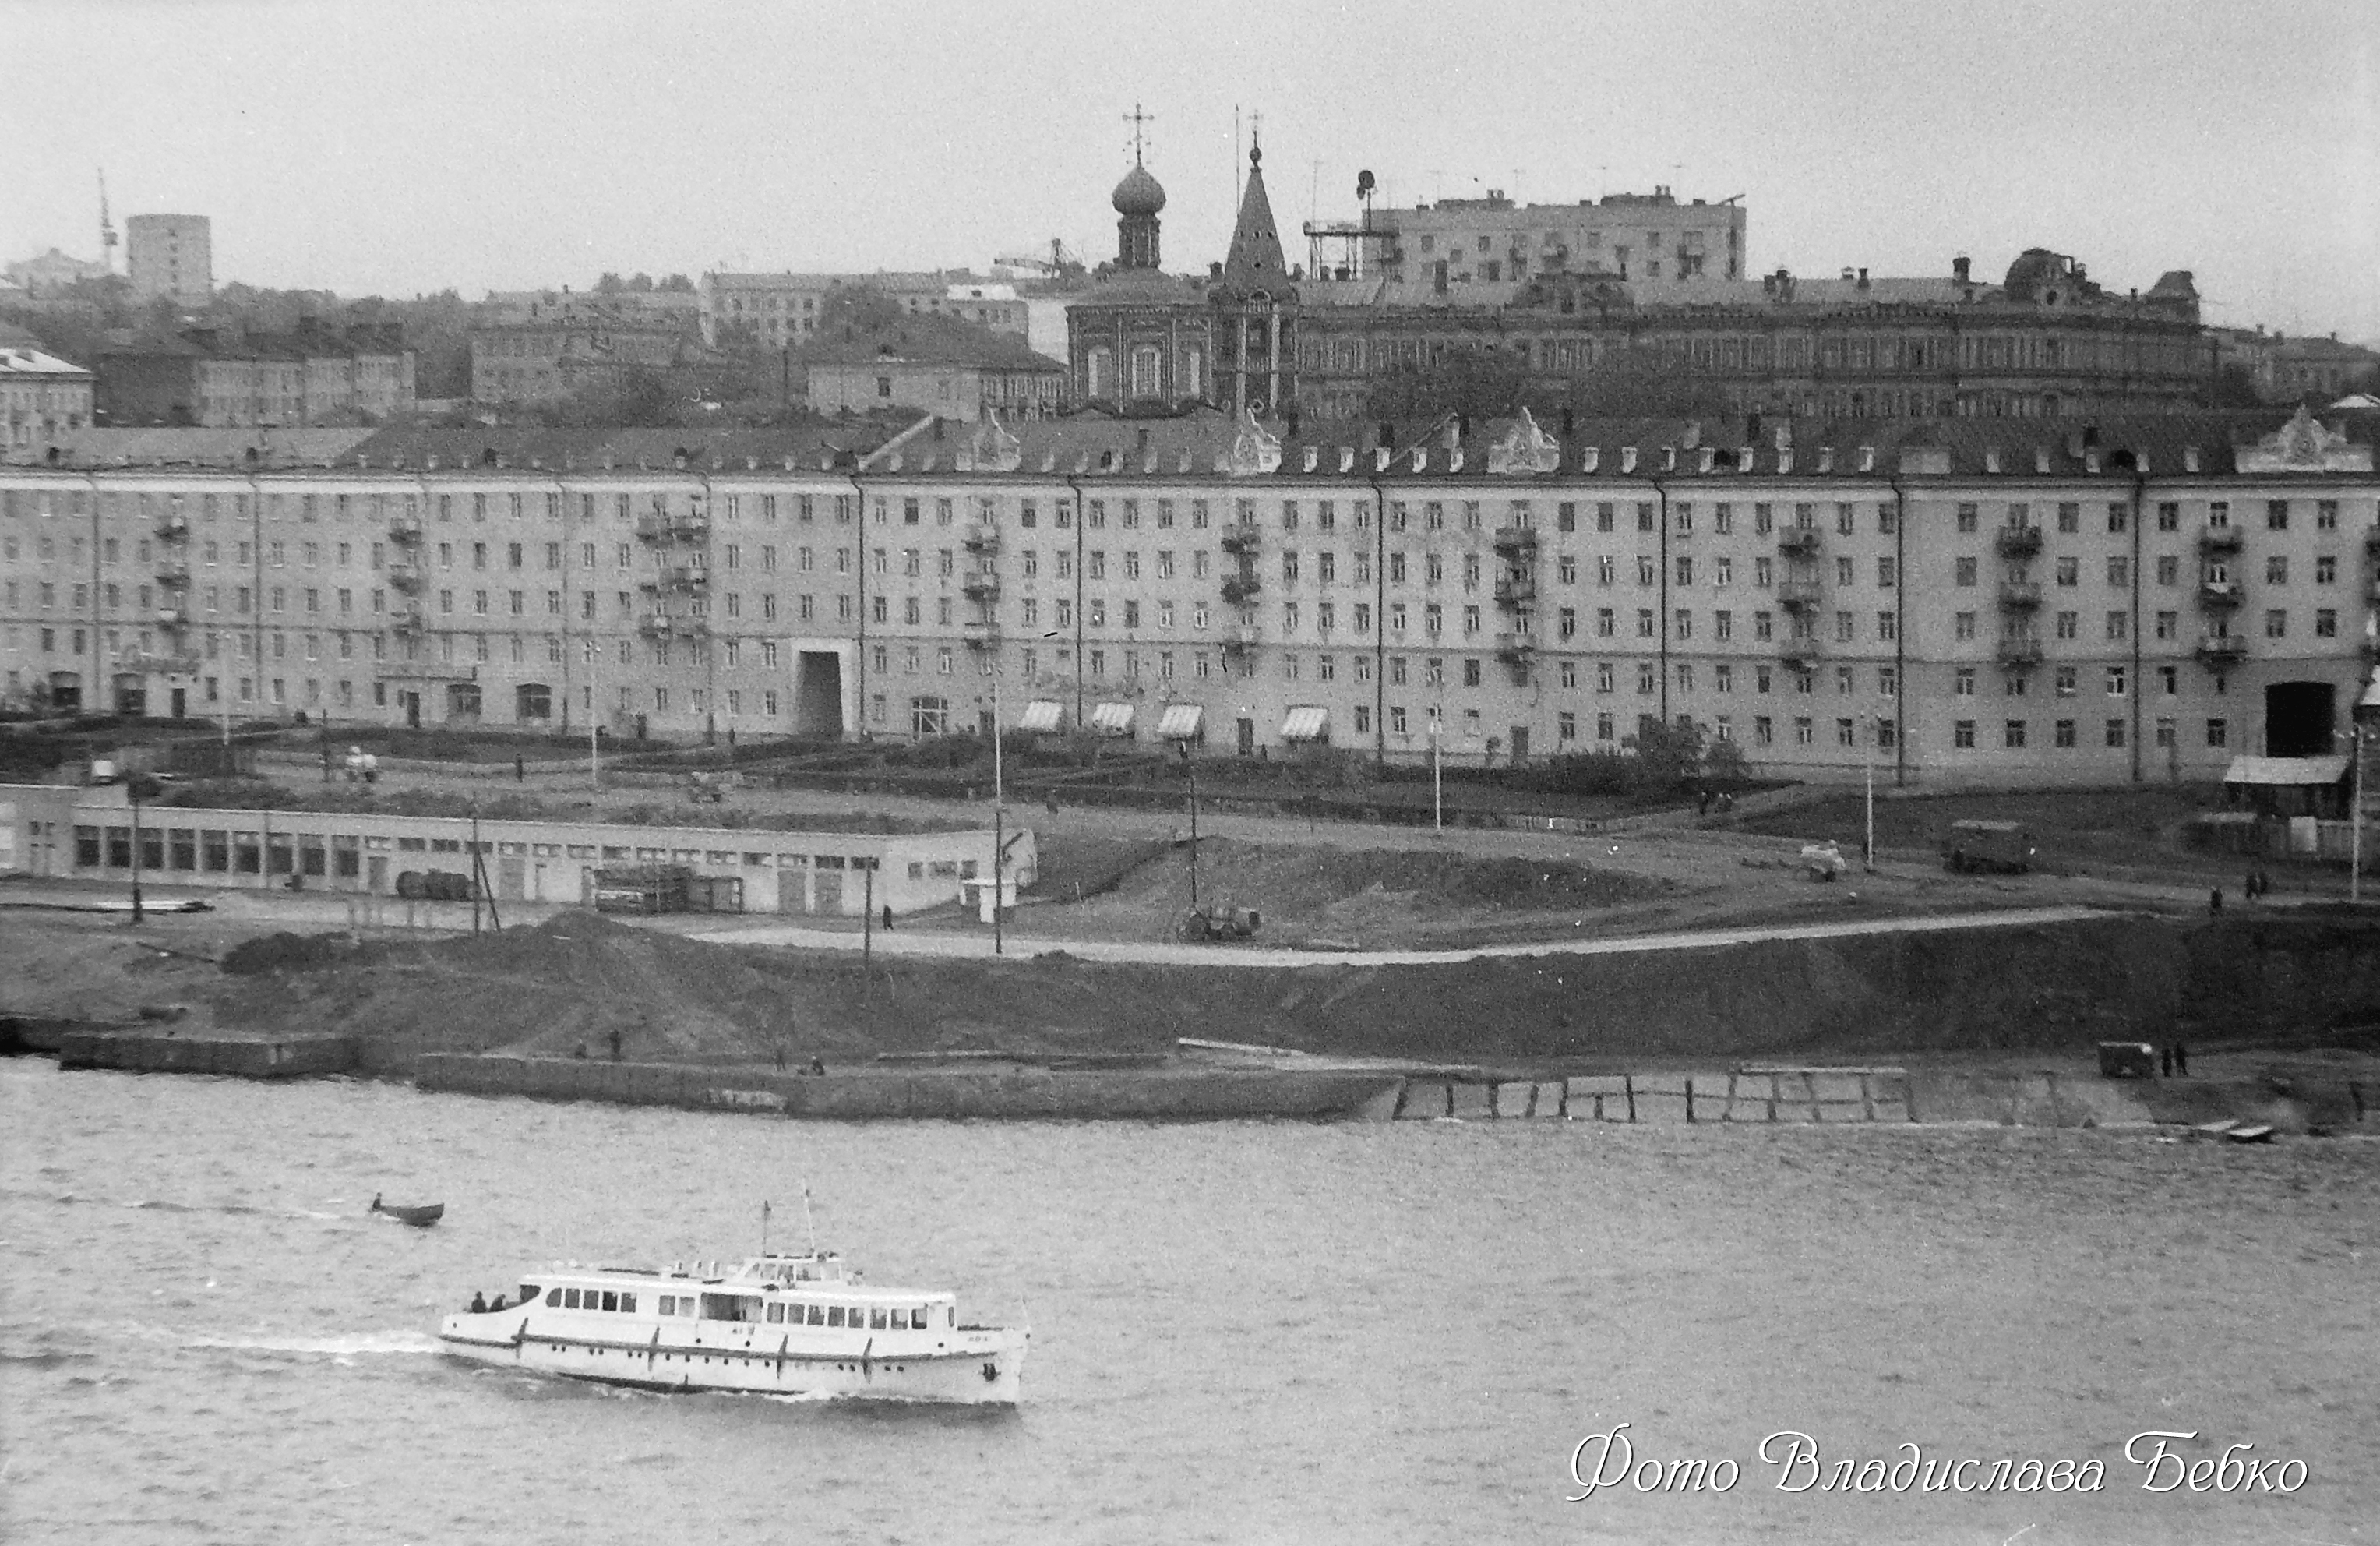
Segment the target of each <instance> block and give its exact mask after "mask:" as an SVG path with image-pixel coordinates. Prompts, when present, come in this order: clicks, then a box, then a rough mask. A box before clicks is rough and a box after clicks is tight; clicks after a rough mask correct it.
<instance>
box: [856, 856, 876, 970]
mask: <svg viewBox="0 0 2380 1546" xmlns="http://www.w3.org/2000/svg"><path fill="white" fill-rule="evenodd" d="M860 862H861V863H863V864H865V865H867V866H868V868H867V869H865V870H861V871H860V874H861V876H862V877H863V879H862V880H861V882H860V884H861V885H863V886H864V887H866V888H867V890H866V895H865V898H864V900H863V902H862V904H861V906H860V909H859V970H860V975H861V976H863V977H864V976H866V975H867V973H868V968H870V967H872V966H874V965H875V964H876V861H875V860H874V859H872V858H864V859H862V860H861V861H860Z"/></svg>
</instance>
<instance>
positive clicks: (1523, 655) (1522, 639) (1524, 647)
mask: <svg viewBox="0 0 2380 1546" xmlns="http://www.w3.org/2000/svg"><path fill="white" fill-rule="evenodd" d="M1536 652H1537V636H1536V630H1534V629H1529V628H1523V629H1519V630H1516V631H1514V632H1512V633H1500V634H1498V635H1497V636H1496V657H1497V659H1499V660H1500V661H1503V662H1504V663H1506V664H1508V665H1520V664H1524V663H1526V662H1527V661H1528V659H1529V657H1530V656H1532V655H1534V654H1536Z"/></svg>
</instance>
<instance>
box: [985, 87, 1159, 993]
mask: <svg viewBox="0 0 2380 1546" xmlns="http://www.w3.org/2000/svg"><path fill="white" fill-rule="evenodd" d="M1135 111H1137V109H1135ZM1007 816H1008V782H1007V779H1006V777H1005V776H1004V774H1003V772H1002V766H1001V757H1000V663H999V662H998V661H994V662H993V663H992V666H991V953H992V954H993V955H994V956H999V955H1002V954H1003V953H1004V952H1005V949H1006V943H1005V941H1004V940H1003V939H1002V931H1001V921H1000V900H1001V889H1000V868H1001V863H1000V861H1001V858H1002V853H1003V851H1004V850H1005V849H1006V848H1007V846H1008V827H1007Z"/></svg>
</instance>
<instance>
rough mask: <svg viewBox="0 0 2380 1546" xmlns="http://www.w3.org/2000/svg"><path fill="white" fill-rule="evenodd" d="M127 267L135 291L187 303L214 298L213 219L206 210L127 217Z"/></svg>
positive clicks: (138, 294)
mask: <svg viewBox="0 0 2380 1546" xmlns="http://www.w3.org/2000/svg"><path fill="white" fill-rule="evenodd" d="M124 259H125V266H126V268H127V270H128V273H129V274H130V277H131V280H132V293H133V295H134V296H135V297H137V298H140V299H142V300H153V299H155V298H158V297H160V296H163V297H165V298H170V299H172V300H174V301H176V302H177V303H179V304H181V305H184V306H204V305H205V304H206V303H207V302H208V301H210V300H212V299H213V298H214V294H215V258H214V223H213V222H212V221H211V220H209V219H208V218H207V217H206V216H205V215H203V214H136V215H132V216H130V217H129V218H128V219H127V220H126V221H125V222H124Z"/></svg>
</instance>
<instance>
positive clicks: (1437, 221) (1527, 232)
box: [1305, 187, 1748, 295]
mask: <svg viewBox="0 0 2380 1546" xmlns="http://www.w3.org/2000/svg"><path fill="white" fill-rule="evenodd" d="M1747 219H1748V215H1747V213H1746V211H1745V209H1744V206H1743V201H1742V200H1741V199H1728V200H1723V201H1719V202H1718V203H1710V202H1707V201H1704V200H1701V199H1695V200H1693V201H1689V202H1686V203H1680V202H1679V201H1678V200H1677V198H1676V196H1675V195H1674V194H1672V193H1671V192H1670V189H1668V188H1667V187H1657V188H1655V189H1653V191H1652V192H1650V193H1612V194H1607V195H1605V196H1604V197H1603V198H1601V199H1581V200H1579V201H1577V202H1575V203H1569V204H1520V203H1515V202H1514V201H1512V200H1511V199H1509V198H1507V197H1506V196H1505V194H1504V191H1503V190H1502V189H1488V195H1487V197H1486V198H1483V199H1440V200H1439V201H1438V202H1436V203H1434V204H1415V205H1414V206H1413V207H1412V208H1410V209H1394V208H1390V209H1376V210H1371V211H1368V212H1366V213H1365V215H1364V216H1363V217H1362V218H1361V219H1358V220H1352V221H1321V222H1317V221H1309V222H1307V223H1306V225H1305V236H1306V242H1307V248H1308V262H1307V263H1306V273H1305V277H1306V278H1310V279H1314V280H1318V281H1321V280H1331V281H1336V280H1360V279H1372V278H1378V279H1385V280H1388V281H1389V282H1390V283H1391V284H1403V283H1408V282H1412V281H1420V282H1423V283H1437V284H1441V285H1444V286H1473V285H1477V286H1483V289H1482V294H1483V295H1485V294H1490V293H1493V291H1492V288H1489V287H1492V286H1500V285H1517V284H1520V283H1523V282H1525V281H1526V280H1528V279H1529V278H1531V277H1532V276H1534V275H1536V274H1542V273H1546V272H1548V271H1551V272H1556V273H1559V272H1562V271H1564V270H1568V271H1571V272H1577V271H1580V270H1584V269H1600V270H1602V271H1605V272H1608V273H1610V274H1616V275H1619V276H1621V277H1624V278H1635V279H1647V280H1664V279H1666V280H1672V281H1683V282H1685V283H1688V284H1691V283H1693V282H1694V281H1695V280H1698V279H1739V278H1742V277H1743V274H1744V273H1745V272H1746V270H1745V259H1744V231H1745V225H1746V221H1747Z"/></svg>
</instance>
